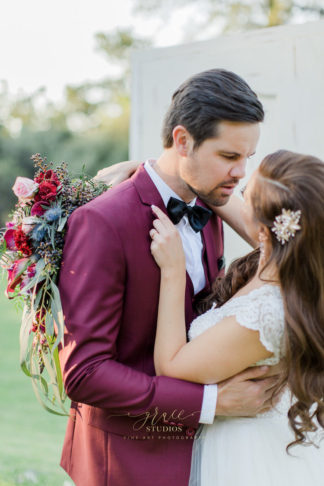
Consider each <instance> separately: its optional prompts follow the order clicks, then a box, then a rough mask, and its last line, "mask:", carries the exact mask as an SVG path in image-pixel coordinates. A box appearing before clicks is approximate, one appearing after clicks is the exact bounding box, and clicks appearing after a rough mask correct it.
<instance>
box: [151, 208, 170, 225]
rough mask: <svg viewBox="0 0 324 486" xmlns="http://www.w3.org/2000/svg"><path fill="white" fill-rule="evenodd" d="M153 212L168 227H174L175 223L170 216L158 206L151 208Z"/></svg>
mask: <svg viewBox="0 0 324 486" xmlns="http://www.w3.org/2000/svg"><path fill="white" fill-rule="evenodd" d="M151 208H152V211H153V213H154V214H156V216H157V217H158V218H159V220H160V221H161V222H162V223H163V224H164V225H165V226H166V227H173V226H174V225H173V223H172V221H171V220H170V218H168V216H167V215H166V214H165V213H164V212H163V211H162V210H161V209H160V208H158V207H157V206H154V205H152V206H151Z"/></svg>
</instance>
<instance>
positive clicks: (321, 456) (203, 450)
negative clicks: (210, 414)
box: [189, 415, 324, 486]
mask: <svg viewBox="0 0 324 486" xmlns="http://www.w3.org/2000/svg"><path fill="white" fill-rule="evenodd" d="M286 417H287V415H285V416H280V417H279V416H277V417H276V416H272V417H271V416H270V417H264V418H260V417H258V418H218V419H217V420H216V421H215V422H214V423H213V424H212V425H203V426H200V428H199V429H198V432H197V435H196V438H195V441H194V446H193V454H192V464H191V474H190V481H189V486H324V440H320V437H321V436H320V435H318V436H316V441H317V444H319V447H318V448H316V447H315V446H314V445H309V446H304V445H298V446H294V447H292V448H290V455H288V454H287V452H286V446H287V445H288V444H289V443H290V442H292V441H293V440H294V435H293V434H292V432H291V430H290V428H289V425H288V419H287V418H286Z"/></svg>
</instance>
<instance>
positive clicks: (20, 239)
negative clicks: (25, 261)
mask: <svg viewBox="0 0 324 486" xmlns="http://www.w3.org/2000/svg"><path fill="white" fill-rule="evenodd" d="M9 231H10V230H9ZM14 240H15V245H16V248H17V250H19V251H21V252H22V253H23V254H24V255H25V256H31V255H32V253H33V250H32V249H31V247H30V244H29V238H28V236H27V235H26V233H24V232H23V230H22V229H21V226H19V228H18V229H17V230H16V231H15V233H14Z"/></svg>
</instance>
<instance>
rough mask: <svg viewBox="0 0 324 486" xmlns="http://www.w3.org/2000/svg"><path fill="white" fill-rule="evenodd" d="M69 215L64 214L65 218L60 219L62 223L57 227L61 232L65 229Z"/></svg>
mask: <svg viewBox="0 0 324 486" xmlns="http://www.w3.org/2000/svg"><path fill="white" fill-rule="evenodd" d="M67 220H68V217H67V216H64V217H63V218H61V219H60V224H59V226H58V228H57V231H59V232H61V231H62V230H63V229H64V226H65V223H66V222H67Z"/></svg>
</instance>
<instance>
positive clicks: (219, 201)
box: [186, 180, 238, 206]
mask: <svg viewBox="0 0 324 486" xmlns="http://www.w3.org/2000/svg"><path fill="white" fill-rule="evenodd" d="M237 183H238V181H237V180H232V181H231V182H229V181H227V182H222V183H221V184H218V185H217V186H216V187H214V189H213V190H212V191H210V192H208V193H203V192H201V191H200V190H199V189H195V188H194V187H192V186H190V185H189V184H188V183H187V182H186V185H187V187H188V188H189V189H190V191H191V192H193V193H194V194H195V195H196V196H197V197H199V199H200V200H201V201H203V202H204V203H206V204H209V205H211V206H225V204H227V202H228V200H229V198H230V195H224V196H216V195H215V194H214V192H215V191H216V189H218V188H220V187H221V186H225V185H228V184H230V185H233V184H235V185H236V184H237Z"/></svg>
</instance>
